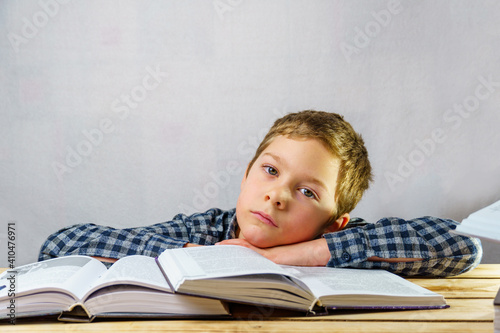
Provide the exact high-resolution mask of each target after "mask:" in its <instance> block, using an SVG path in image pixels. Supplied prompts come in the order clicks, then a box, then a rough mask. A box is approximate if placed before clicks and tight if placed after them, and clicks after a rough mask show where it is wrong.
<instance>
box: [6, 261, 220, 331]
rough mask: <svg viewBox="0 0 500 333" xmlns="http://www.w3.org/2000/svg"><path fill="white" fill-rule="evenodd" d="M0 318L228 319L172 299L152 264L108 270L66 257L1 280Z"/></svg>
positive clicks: (216, 306)
mask: <svg viewBox="0 0 500 333" xmlns="http://www.w3.org/2000/svg"><path fill="white" fill-rule="evenodd" d="M0 287H3V288H2V289H1V290H0V318H3V319H10V320H15V319H17V318H23V317H35V316H47V315H54V316H59V319H60V320H65V321H83V322H86V321H91V320H93V319H94V318H96V317H127V318H137V317H138V318H153V317H161V318H163V317H167V318H168V317H185V316H194V317H203V316H227V315H228V311H227V310H226V306H225V304H223V303H222V302H221V301H218V300H214V299H208V298H200V297H192V296H186V295H181V294H174V293H173V292H172V290H171V289H170V286H169V285H168V283H167V281H166V280H165V277H164V276H163V274H162V273H161V270H160V269H159V268H158V265H157V264H156V262H155V259H154V258H151V257H146V256H129V257H125V258H122V259H120V260H118V261H117V262H116V263H114V264H113V265H112V266H111V267H110V268H109V269H107V268H106V266H105V265H104V264H102V263H101V262H100V261H98V260H97V259H94V258H91V257H87V256H67V257H60V258H56V259H51V260H47V261H42V262H37V263H33V264H28V265H24V266H19V267H16V268H15V269H12V270H7V271H5V272H4V273H3V274H1V275H0Z"/></svg>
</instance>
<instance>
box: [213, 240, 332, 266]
mask: <svg viewBox="0 0 500 333" xmlns="http://www.w3.org/2000/svg"><path fill="white" fill-rule="evenodd" d="M216 245H240V246H244V247H247V248H249V249H252V250H254V251H255V252H257V253H259V254H261V255H263V256H264V257H266V258H267V259H269V260H271V261H273V262H275V263H277V264H281V265H293V266H326V264H327V263H328V260H330V251H329V250H328V245H327V243H326V239H324V238H319V239H315V240H312V241H307V242H302V243H297V244H290V245H281V246H275V247H269V248H265V249H263V248H258V247H256V246H253V245H252V244H250V243H249V242H248V241H246V240H245V239H241V238H235V239H227V240H224V241H222V242H219V243H217V244H216Z"/></svg>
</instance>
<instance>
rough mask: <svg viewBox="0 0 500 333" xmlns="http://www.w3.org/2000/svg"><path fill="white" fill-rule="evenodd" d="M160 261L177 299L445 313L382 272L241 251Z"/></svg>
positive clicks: (217, 250)
mask: <svg viewBox="0 0 500 333" xmlns="http://www.w3.org/2000/svg"><path fill="white" fill-rule="evenodd" d="M157 261H158V263H159V266H160V267H161V268H162V270H163V273H164V274H165V276H166V278H167V280H168V282H169V284H170V286H171V289H172V290H173V291H174V292H176V293H182V294H186V295H196V296H203V297H209V298H214V299H221V300H226V301H230V302H238V303H247V304H255V305H266V306H275V307H278V308H285V309H293V310H299V311H304V312H308V313H310V314H314V313H326V312H328V311H329V310H333V309H428V308H444V307H447V305H446V301H445V299H444V297H443V296H442V295H439V294H437V293H434V292H431V291H429V290H427V289H425V288H422V287H420V286H418V285H416V284H414V283H411V282H409V281H407V280H405V279H403V278H402V277H399V276H397V275H395V274H392V273H390V272H387V271H383V270H362V269H346V268H329V267H296V266H282V265H277V264H275V263H273V262H272V261H270V260H268V259H266V258H265V257H263V256H261V255H260V254H258V253H256V252H254V251H252V250H250V249H247V248H244V247H240V246H229V245H223V246H211V247H191V248H182V249H173V250H168V251H165V252H163V253H162V254H161V255H160V256H159V257H158V258H157Z"/></svg>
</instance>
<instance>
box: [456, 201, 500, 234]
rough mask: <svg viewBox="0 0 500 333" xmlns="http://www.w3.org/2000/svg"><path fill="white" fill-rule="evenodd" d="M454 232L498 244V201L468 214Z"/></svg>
mask: <svg viewBox="0 0 500 333" xmlns="http://www.w3.org/2000/svg"><path fill="white" fill-rule="evenodd" d="M455 232H456V233H458V234H462V235H466V236H474V237H479V238H484V239H487V240H492V241H495V242H500V201H497V202H495V203H494V204H491V205H489V206H487V207H485V208H483V209H480V210H478V211H477V212H474V213H472V214H470V215H469V217H467V218H466V219H464V220H463V221H462V223H460V224H459V225H458V226H457V228H456V229H455Z"/></svg>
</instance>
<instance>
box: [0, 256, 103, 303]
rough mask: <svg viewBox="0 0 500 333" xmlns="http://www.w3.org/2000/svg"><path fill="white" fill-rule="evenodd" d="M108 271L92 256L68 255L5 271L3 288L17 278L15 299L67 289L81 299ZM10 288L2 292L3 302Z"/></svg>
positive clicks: (1, 282)
mask: <svg viewBox="0 0 500 333" xmlns="http://www.w3.org/2000/svg"><path fill="white" fill-rule="evenodd" d="M105 271H106V266H104V265H103V264H102V263H101V262H99V261H98V260H96V259H93V258H91V257H86V256H67V257H60V258H55V259H50V260H46V261H41V262H36V263H32V264H28V265H24V266H19V267H16V268H15V269H12V270H8V271H5V272H4V273H3V274H1V275H0V285H10V281H11V280H9V278H12V276H14V280H15V284H16V288H15V290H16V296H22V295H25V294H28V293H31V292H40V291H49V290H65V291H67V292H69V293H70V294H71V295H73V296H74V297H76V298H77V299H80V298H81V297H82V296H83V294H84V293H85V291H86V290H87V289H88V288H90V286H91V285H92V284H93V282H94V281H95V280H96V279H97V278H99V276H100V275H102V273H104V272H105ZM7 289H8V288H4V289H2V290H0V299H3V298H4V297H6V296H7V294H6V292H7Z"/></svg>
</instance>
